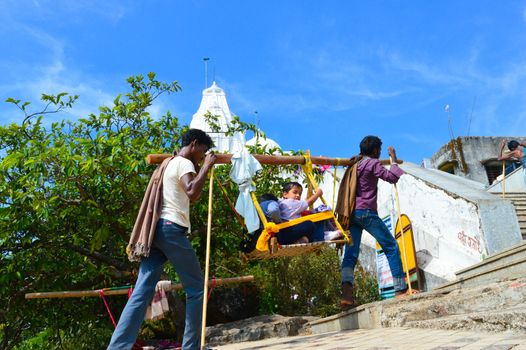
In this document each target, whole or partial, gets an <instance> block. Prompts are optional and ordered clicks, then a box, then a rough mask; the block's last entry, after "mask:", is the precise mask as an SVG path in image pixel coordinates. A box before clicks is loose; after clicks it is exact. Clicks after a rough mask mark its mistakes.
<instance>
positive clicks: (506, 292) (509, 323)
mask: <svg viewBox="0 0 526 350" xmlns="http://www.w3.org/2000/svg"><path fill="white" fill-rule="evenodd" d="M490 315H491V316H490ZM455 319H456V320H457V321H458V323H456V325H455V324H454V322H453V321H454V320H455ZM462 320H465V321H462ZM466 320H467V321H466ZM469 320H471V321H470V322H468V321H469ZM497 320H500V321H498V322H501V324H500V325H498V326H499V328H498V330H505V329H511V330H513V331H517V332H521V333H522V334H526V327H524V321H525V320H526V277H524V275H523V277H521V278H517V279H515V280H506V281H501V282H495V283H487V284H485V285H484V286H476V287H471V288H470V287H467V288H457V289H448V290H445V289H440V290H434V291H430V292H425V293H420V294H414V295H411V296H406V297H404V298H400V299H389V300H383V301H378V302H375V303H370V304H366V305H361V306H358V307H356V308H354V309H352V310H349V311H347V312H343V313H340V314H337V315H333V316H330V317H326V318H323V319H319V320H315V321H311V322H309V326H310V329H311V332H312V333H313V334H321V333H326V332H333V331H340V330H345V329H358V328H383V327H400V326H405V325H408V326H411V327H423V328H441V329H443V325H444V324H446V325H449V326H450V327H455V329H463V330H467V329H474V330H477V329H486V330H491V328H492V327H494V326H495V325H494V322H497ZM515 320H520V322H517V323H515ZM441 321H444V322H441ZM514 324H515V326H514ZM496 330H497V329H496Z"/></svg>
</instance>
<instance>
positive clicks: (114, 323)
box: [99, 289, 117, 328]
mask: <svg viewBox="0 0 526 350" xmlns="http://www.w3.org/2000/svg"><path fill="white" fill-rule="evenodd" d="M99 295H100V297H101V298H102V301H103V302H104V306H106V311H108V314H109V315H110V319H111V323H113V327H115V328H117V322H115V318H113V314H112V313H111V310H110V306H109V305H108V302H107V301H106V298H105V297H104V289H99Z"/></svg>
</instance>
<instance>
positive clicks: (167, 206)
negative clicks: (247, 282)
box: [108, 129, 216, 350]
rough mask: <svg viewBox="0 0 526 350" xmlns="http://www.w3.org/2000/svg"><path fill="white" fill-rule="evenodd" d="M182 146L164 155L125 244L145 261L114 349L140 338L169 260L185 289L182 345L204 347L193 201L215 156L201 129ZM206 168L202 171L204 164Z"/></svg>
mask: <svg viewBox="0 0 526 350" xmlns="http://www.w3.org/2000/svg"><path fill="white" fill-rule="evenodd" d="M181 146H182V148H181V150H180V151H179V152H178V153H177V155H176V156H173V157H170V158H167V159H165V160H164V161H163V162H162V164H161V165H159V167H158V168H157V169H156V170H155V172H154V173H153V175H152V177H151V179H150V183H149V184H148V188H147V189H146V193H145V195H144V198H143V202H142V204H141V208H140V209H139V215H138V216H137V220H136V222H135V226H134V228H133V231H132V235H131V237H130V243H129V244H128V247H127V248H126V251H127V253H128V258H129V259H130V260H131V261H140V262H141V264H140V266H139V276H138V278H137V282H136V283H135V289H134V290H133V293H132V296H131V298H130V299H129V300H128V302H127V304H126V306H125V308H124V311H123V312H122V314H121V317H120V319H119V323H118V324H117V327H116V328H115V331H114V332H113V336H112V337H111V341H110V345H109V346H108V349H109V350H117V349H119V350H130V349H131V348H132V347H133V345H134V343H135V339H136V338H137V334H138V333H139V329H140V327H141V324H142V321H143V319H144V315H145V312H146V308H147V306H148V305H149V304H150V302H151V301H152V298H153V295H154V292H155V286H156V284H157V282H158V281H159V278H160V277H161V272H162V270H163V265H164V263H165V262H166V261H168V260H169V261H170V262H171V263H172V265H173V267H174V269H175V271H176V272H177V274H178V275H179V278H180V280H181V283H182V285H183V288H184V291H185V293H186V325H185V330H184V336H183V346H182V348H183V349H185V350H186V349H192V350H193V349H195V350H197V349H199V344H200V338H201V321H202V320H201V318H202V315H201V313H202V306H203V287H204V286H203V284H204V280H203V274H202V272H201V268H200V266H199V261H198V260H197V256H196V254H195V251H194V249H193V248H192V244H191V243H190V241H189V240H188V238H187V236H186V235H187V234H188V232H189V230H190V202H195V201H196V200H197V199H199V197H200V195H201V191H202V189H203V185H204V183H205V180H206V175H207V173H208V171H209V170H210V169H211V168H212V166H213V165H214V162H215V159H216V156H215V155H214V154H207V155H206V157H205V153H206V152H207V151H208V150H209V149H210V148H211V147H212V146H213V144H212V140H211V139H210V137H209V136H208V135H207V134H206V133H205V132H204V131H201V130H198V129H190V130H188V131H187V132H186V133H185V134H183V136H182V137H181ZM203 159H204V161H203V167H202V168H201V169H199V165H198V164H199V163H200V162H201V161H202V160H203Z"/></svg>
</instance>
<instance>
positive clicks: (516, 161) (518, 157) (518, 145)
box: [499, 139, 526, 182]
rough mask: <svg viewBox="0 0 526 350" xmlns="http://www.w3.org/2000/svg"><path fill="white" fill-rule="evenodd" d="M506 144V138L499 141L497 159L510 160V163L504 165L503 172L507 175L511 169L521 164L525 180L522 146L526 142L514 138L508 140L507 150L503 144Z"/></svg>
mask: <svg viewBox="0 0 526 350" xmlns="http://www.w3.org/2000/svg"><path fill="white" fill-rule="evenodd" d="M505 145H506V139H503V140H502V141H501V142H500V152H499V160H510V161H512V163H511V164H509V165H508V166H506V170H505V174H506V175H508V174H509V173H511V172H512V171H513V170H515V169H517V168H518V167H520V166H521V165H522V166H523V169H524V171H525V173H524V175H525V177H524V180H525V182H526V166H524V165H525V164H526V159H525V157H524V147H526V143H524V142H519V141H516V140H511V141H509V142H508V151H506V150H505V149H504V146H505Z"/></svg>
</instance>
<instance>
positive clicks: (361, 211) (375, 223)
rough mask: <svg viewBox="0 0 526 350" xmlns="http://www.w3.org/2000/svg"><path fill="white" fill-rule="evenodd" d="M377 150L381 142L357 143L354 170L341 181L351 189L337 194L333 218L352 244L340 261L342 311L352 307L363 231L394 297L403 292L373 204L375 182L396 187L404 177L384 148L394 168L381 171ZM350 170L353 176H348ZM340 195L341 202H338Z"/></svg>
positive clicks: (396, 256) (392, 247)
mask: <svg viewBox="0 0 526 350" xmlns="http://www.w3.org/2000/svg"><path fill="white" fill-rule="evenodd" d="M381 150H382V141H381V140H380V139H379V138H378V137H376V136H366V137H365V138H364V139H363V140H362V141H361V142H360V155H359V156H356V157H353V158H351V162H352V163H354V166H353V167H349V169H348V170H347V172H346V174H345V175H344V178H343V180H342V184H341V186H348V187H352V190H349V191H346V190H347V189H345V188H340V191H339V192H338V193H339V194H338V204H337V206H336V214H338V219H339V220H340V218H341V217H346V218H347V223H346V225H348V226H349V230H350V231H351V236H352V241H353V245H352V246H349V245H345V252H344V255H343V260H342V268H341V274H342V300H341V302H340V304H341V307H342V309H344V310H346V309H349V308H351V307H353V306H355V300H354V296H353V283H354V268H355V266H356V262H357V261H358V255H359V253H360V242H361V239H362V231H363V230H366V231H367V232H369V233H370V234H371V235H372V236H373V237H374V238H375V239H376V240H377V241H378V243H379V244H380V245H381V247H382V249H383V251H384V252H385V255H386V256H387V260H388V262H389V266H390V267H391V273H392V275H393V283H394V289H395V294H396V295H402V294H404V293H406V291H407V283H406V281H405V276H404V270H403V267H402V260H401V258H400V250H399V249H398V244H397V243H396V240H395V238H394V237H393V235H392V233H391V232H390V231H389V229H388V228H387V226H386V225H385V223H384V222H383V221H382V219H380V217H379V216H378V212H377V203H376V200H377V194H378V187H377V186H378V179H382V180H384V181H387V182H389V183H396V182H397V181H398V179H399V178H400V176H402V174H404V171H403V170H402V169H400V168H399V167H398V165H397V164H396V161H397V159H396V152H395V149H394V148H393V147H389V148H388V153H389V155H390V156H391V158H392V159H393V163H394V164H393V165H391V168H390V169H387V168H385V167H384V166H383V165H382V164H381V163H380V161H379V160H378V158H379V157H380V153H381ZM353 170H354V174H353V175H350V173H351V172H353ZM351 177H352V178H351ZM346 178H348V180H346ZM342 193H346V195H342ZM349 193H352V195H350V196H351V197H352V198H343V197H345V196H347V197H349ZM341 195H342V198H340V196H341ZM349 207H350V208H349ZM343 221H345V220H343ZM340 223H342V220H340ZM346 225H345V226H346Z"/></svg>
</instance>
